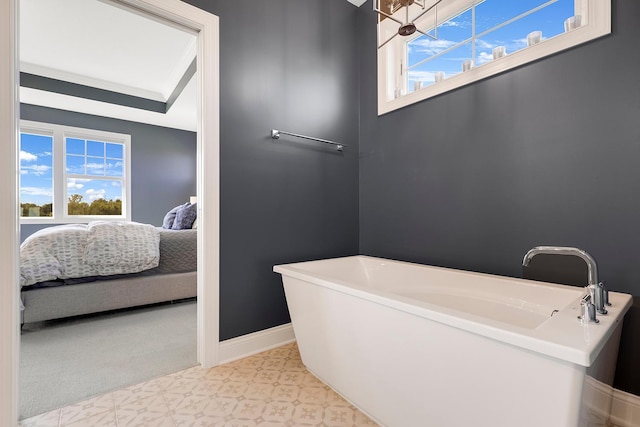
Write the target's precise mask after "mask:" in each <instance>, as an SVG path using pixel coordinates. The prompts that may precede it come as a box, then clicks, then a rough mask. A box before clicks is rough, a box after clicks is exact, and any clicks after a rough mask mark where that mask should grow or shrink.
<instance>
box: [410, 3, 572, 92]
mask: <svg viewBox="0 0 640 427" xmlns="http://www.w3.org/2000/svg"><path fill="white" fill-rule="evenodd" d="M537 8H539V9H538V10H535V9H537ZM531 10H535V11H534V12H533V13H531V14H529V15H526V16H524V17H521V15H523V14H525V13H527V12H528V11H531ZM574 14H575V12H574V0H556V1H549V0H518V1H513V0H485V1H484V2H482V3H479V4H478V5H476V7H475V23H476V28H475V36H476V38H475V43H474V40H473V39H472V36H473V35H474V32H473V28H472V22H473V15H472V11H471V9H469V10H466V11H463V12H462V13H461V14H459V15H458V16H455V17H453V18H451V19H449V20H448V21H445V22H442V23H440V25H439V26H438V30H437V36H438V40H432V39H430V38H428V37H426V36H424V35H421V36H420V37H418V38H416V39H414V40H413V41H411V42H409V43H408V49H407V51H408V65H409V72H408V80H409V85H408V88H409V91H410V92H411V91H413V90H414V83H415V82H416V81H421V82H422V86H423V87H424V86H428V85H430V84H433V83H434V74H435V73H437V72H442V73H444V76H445V78H447V77H451V76H453V75H455V74H458V73H461V72H462V63H463V61H465V60H468V59H472V60H473V61H474V65H475V66H481V65H482V64H485V63H487V62H489V61H492V60H493V49H494V48H495V47H498V46H504V48H505V50H506V53H507V55H508V54H510V53H513V52H516V51H518V50H521V49H524V48H526V47H527V35H528V34H530V33H531V32H533V31H541V32H542V39H543V40H544V39H548V38H551V37H554V36H557V35H559V34H562V33H564V21H565V20H566V19H567V18H569V17H571V16H573V15H574ZM518 17H520V18H518ZM516 18H518V19H516ZM511 20H513V21H512V22H509V21H511ZM505 23H506V25H505ZM430 34H434V32H433V31H430Z"/></svg>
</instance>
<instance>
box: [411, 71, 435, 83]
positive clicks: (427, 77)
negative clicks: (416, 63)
mask: <svg viewBox="0 0 640 427" xmlns="http://www.w3.org/2000/svg"><path fill="white" fill-rule="evenodd" d="M433 74H434V73H433V72H432V71H420V70H409V80H413V81H421V82H427V83H428V82H431V83H433V82H435V77H434V75H433Z"/></svg>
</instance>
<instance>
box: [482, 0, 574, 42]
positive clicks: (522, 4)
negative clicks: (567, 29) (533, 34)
mask: <svg viewBox="0 0 640 427" xmlns="http://www.w3.org/2000/svg"><path fill="white" fill-rule="evenodd" d="M559 1H562V0H559ZM548 2H550V1H549V0H518V1H505V0H485V1H483V2H482V3H480V4H478V5H477V6H476V34H481V33H482V32H484V31H487V30H489V29H491V28H493V27H495V26H497V25H500V24H502V23H504V22H507V21H508V20H510V19H513V18H515V17H517V16H519V15H521V14H523V13H526V12H528V11H530V10H532V9H535V8H536V7H539V6H541V5H543V4H545V3H548ZM571 3H573V0H571ZM572 10H573V8H572ZM570 15H573V12H571V13H570ZM570 15H569V16H570ZM563 20H564V18H561V19H560V22H562V21H563Z"/></svg>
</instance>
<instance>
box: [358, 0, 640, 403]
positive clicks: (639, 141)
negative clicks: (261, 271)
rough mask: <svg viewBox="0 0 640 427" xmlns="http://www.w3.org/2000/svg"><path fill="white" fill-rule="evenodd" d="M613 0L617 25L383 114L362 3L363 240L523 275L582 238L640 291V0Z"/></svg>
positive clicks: (369, 23)
mask: <svg viewBox="0 0 640 427" xmlns="http://www.w3.org/2000/svg"><path fill="white" fill-rule="evenodd" d="M612 3H613V33H612V34H611V35H610V36H607V37H604V38H601V39H599V40H596V41H593V42H591V43H588V44H586V45H582V46H579V47H576V48H574V49H571V50H569V51H565V52H561V53H560V54H557V55H555V56H553V57H550V58H546V59H543V60H540V61H538V62H536V63H533V64H529V65H526V66H523V67H521V68H519V69H516V70H512V71H510V72H507V73H504V74H502V75H499V76H495V77H492V78H489V79H486V80H483V81H481V82H478V83H476V84H473V85H470V86H467V87H464V88H461V89H459V90H455V91H453V92H450V93H447V94H444V95H442V96H439V97H436V98H433V99H430V100H426V101H423V102H420V103H418V104H414V105H412V106H410V107H406V108H404V109H401V110H398V111H395V112H393V113H389V114H387V115H384V116H382V117H378V116H377V113H376V72H375V69H376V47H375V45H376V34H375V16H374V14H373V12H372V11H371V1H369V2H368V3H367V4H365V5H363V6H362V7H361V8H360V9H359V18H360V34H361V38H360V54H361V64H360V66H361V69H362V70H363V72H361V74H360V75H361V86H360V88H361V89H360V90H361V98H360V99H361V103H360V114H361V121H360V129H361V133H360V151H361V161H360V252H362V253H363V254H369V255H376V256H383V257H389V258H395V259H401V260H407V261H417V262H422V263H427V264H433V265H441V266H446V267H453V268H459V269H463V270H473V271H480V272H488V273H495V274H501V275H507V276H514V277H520V275H521V261H522V257H523V255H524V253H525V252H526V251H527V250H528V249H530V248H531V247H533V246H537V245H541V244H544V245H563V246H577V247H579V248H582V249H584V250H586V251H588V252H589V253H590V254H591V255H593V256H594V258H595V259H596V260H597V261H598V265H599V273H600V278H601V279H602V280H603V281H604V282H605V284H606V285H608V287H609V288H610V289H612V290H616V291H623V292H628V293H631V294H633V295H640V281H638V279H637V276H638V271H637V266H638V248H640V221H638V218H640V199H639V198H638V197H637V196H638V194H640V167H639V163H638V162H639V161H640V126H638V122H639V120H640V80H639V79H638V71H637V70H638V69H639V68H640V49H638V48H637V44H638V40H640V26H639V25H638V22H637V21H638V17H640V2H636V1H629V0H613V2H612ZM364 70H369V71H370V72H364ZM629 323H630V324H631V323H633V322H629ZM635 324H637V322H635ZM639 333H640V330H636V331H635V333H628V331H626V333H625V336H626V337H627V339H633V341H634V342H625V343H624V346H623V351H628V349H629V348H630V346H635V347H638V346H640V342H638V341H639V339H638V336H639ZM629 337H633V338H629ZM635 387H637V388H635V389H634V390H633V391H634V392H636V393H637V394H640V383H639V384H636V385H635ZM627 388H628V389H629V388H630V387H628V386H627Z"/></svg>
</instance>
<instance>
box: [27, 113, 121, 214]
mask: <svg viewBox="0 0 640 427" xmlns="http://www.w3.org/2000/svg"><path fill="white" fill-rule="evenodd" d="M130 141H131V137H130V135H125V134H116V133H111V132H102V131H96V130H91V129H80V128H72V127H68V126H59V125H51V124H46V123H35V122H27V121H22V122H21V129H20V208H21V209H20V221H21V223H73V222H87V221H90V220H93V219H103V220H105V219H113V220H130V218H131V215H130V212H131V207H130V205H131V203H130V194H131V191H130V180H129V176H130V173H129V171H130V163H129V158H130V154H129V153H130Z"/></svg>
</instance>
